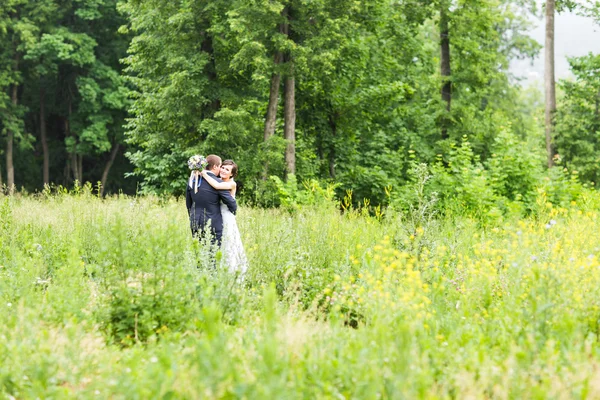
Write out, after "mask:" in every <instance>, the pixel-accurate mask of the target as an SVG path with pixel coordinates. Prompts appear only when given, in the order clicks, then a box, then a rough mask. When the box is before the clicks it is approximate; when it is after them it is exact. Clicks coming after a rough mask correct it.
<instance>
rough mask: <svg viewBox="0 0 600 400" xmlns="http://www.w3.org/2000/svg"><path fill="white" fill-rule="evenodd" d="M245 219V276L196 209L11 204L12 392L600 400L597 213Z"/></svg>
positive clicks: (5, 322)
mask: <svg viewBox="0 0 600 400" xmlns="http://www.w3.org/2000/svg"><path fill="white" fill-rule="evenodd" d="M594 204H597V202H594ZM238 224H239V227H240V230H241V232H242V235H243V240H244V243H245V246H246V251H247V254H248V258H249V261H250V269H249V272H248V274H247V276H246V278H245V281H244V283H243V284H241V283H239V282H238V281H236V280H235V278H234V277H232V276H231V275H229V274H227V273H225V272H222V271H216V272H215V271H212V270H210V269H209V268H206V267H207V266H209V265H210V261H209V259H208V256H207V252H206V249H205V247H203V246H200V245H199V244H198V243H197V242H196V241H194V240H193V239H192V238H191V237H190V234H189V229H188V222H187V213H186V210H185V205H184V203H183V201H177V200H174V199H173V200H160V199H157V198H150V197H147V198H112V199H105V200H102V199H98V198H96V197H94V196H92V195H91V194H89V193H88V194H81V195H53V196H47V197H42V196H40V197H36V198H33V197H18V196H17V197H0V393H2V396H0V397H4V398H16V399H27V398H114V399H146V398H165V399H167V398H185V399H190V398H248V399H270V398H280V399H304V398H331V399H343V398H357V399H376V398H394V399H397V398H407V399H413V398H456V399H464V398H498V399H504V398H514V399H521V398H540V399H547V398H558V399H561V398H575V399H579V398H600V364H599V360H600V354H599V345H598V333H599V330H600V325H599V324H600V320H599V318H600V261H599V256H600V220H599V218H598V212H597V211H596V210H595V209H594V207H592V206H590V205H587V206H586V205H579V204H572V205H571V206H570V207H569V208H560V207H556V206H552V205H551V204H549V203H548V204H542V211H540V212H539V213H538V214H537V216H536V217H531V218H525V219H517V218H511V219H506V220H504V221H499V222H497V223H495V224H493V225H487V226H481V224H478V223H477V221H474V220H471V219H469V218H466V217H453V218H451V217H446V218H443V219H437V220H436V219H427V218H422V219H418V218H417V219H410V218H407V217H406V216H405V217H402V216H400V215H388V216H384V218H383V219H381V220H378V219H376V218H373V217H370V216H368V215H363V214H362V213H360V212H347V213H345V214H341V213H340V212H339V211H337V210H336V208H335V207H333V206H331V205H324V206H323V207H320V208H316V207H313V208H300V209H299V210H297V211H296V212H294V213H288V212H286V211H284V210H262V209H252V208H244V207H242V208H241V209H240V211H239V213H238Z"/></svg>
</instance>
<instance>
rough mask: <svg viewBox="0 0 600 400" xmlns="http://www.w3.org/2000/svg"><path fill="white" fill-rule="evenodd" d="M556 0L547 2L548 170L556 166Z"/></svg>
mask: <svg viewBox="0 0 600 400" xmlns="http://www.w3.org/2000/svg"><path fill="white" fill-rule="evenodd" d="M555 4H556V3H555V0H546V42H545V49H544V88H545V94H546V97H545V98H546V101H545V119H544V122H545V132H546V153H547V157H548V168H552V166H553V164H554V161H553V160H554V149H553V148H552V147H553V145H552V130H553V127H554V113H555V112H556V83H555V80H554V10H555Z"/></svg>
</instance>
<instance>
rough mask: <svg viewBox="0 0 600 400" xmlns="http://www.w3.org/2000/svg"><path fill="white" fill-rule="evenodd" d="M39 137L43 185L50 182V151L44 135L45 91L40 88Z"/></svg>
mask: <svg viewBox="0 0 600 400" xmlns="http://www.w3.org/2000/svg"><path fill="white" fill-rule="evenodd" d="M40 137H41V141H42V153H43V154H44V166H43V170H42V175H43V177H44V186H46V185H49V184H50V153H49V152H48V139H47V137H46V91H45V90H44V88H43V87H41V88H40Z"/></svg>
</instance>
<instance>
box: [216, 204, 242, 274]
mask: <svg viewBox="0 0 600 400" xmlns="http://www.w3.org/2000/svg"><path fill="white" fill-rule="evenodd" d="M221 216H222V217H223V240H222V242H221V251H222V253H223V258H222V260H223V261H222V263H223V264H224V265H225V266H226V267H227V268H228V269H229V272H233V273H238V274H240V276H243V275H244V274H245V273H246V270H247V269H248V259H247V258H246V252H245V251H244V245H243V244H242V237H241V236H240V231H239V229H238V226H237V221H236V219H235V215H233V214H232V213H231V211H229V209H228V208H227V206H226V205H225V204H221Z"/></svg>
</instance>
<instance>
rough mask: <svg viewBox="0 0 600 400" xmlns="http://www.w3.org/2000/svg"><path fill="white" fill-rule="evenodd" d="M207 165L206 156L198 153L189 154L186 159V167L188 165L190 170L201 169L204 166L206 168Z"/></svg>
mask: <svg viewBox="0 0 600 400" xmlns="http://www.w3.org/2000/svg"><path fill="white" fill-rule="evenodd" d="M207 165H208V161H206V158H204V156H201V155H199V154H196V155H195V156H191V157H190V159H189V160H188V167H190V169H191V170H192V171H200V170H203V169H204V168H206V166H207Z"/></svg>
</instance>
